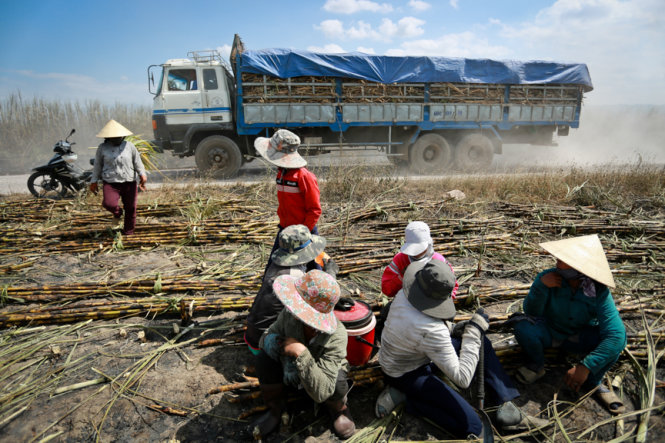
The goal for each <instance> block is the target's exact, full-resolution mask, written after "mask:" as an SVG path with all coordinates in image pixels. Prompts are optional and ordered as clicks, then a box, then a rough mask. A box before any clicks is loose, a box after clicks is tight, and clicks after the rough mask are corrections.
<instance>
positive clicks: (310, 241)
mask: <svg viewBox="0 0 665 443" xmlns="http://www.w3.org/2000/svg"><path fill="white" fill-rule="evenodd" d="M310 243H312V239H309V240H307V241H306V242H305V243H303V244H302V245H300V246H298V247H297V248H293V249H286V248H282V247H280V248H279V250H280V251H284V252H288V253H289V254H293V253H294V252H296V251H300V250H301V249H304V248H306V247H307V245H309V244H310Z"/></svg>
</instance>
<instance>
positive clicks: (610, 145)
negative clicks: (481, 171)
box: [495, 105, 665, 169]
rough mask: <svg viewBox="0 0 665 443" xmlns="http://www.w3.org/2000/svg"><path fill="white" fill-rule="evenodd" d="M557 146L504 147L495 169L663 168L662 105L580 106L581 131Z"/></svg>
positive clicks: (664, 127)
mask: <svg viewBox="0 0 665 443" xmlns="http://www.w3.org/2000/svg"><path fill="white" fill-rule="evenodd" d="M558 143H559V145H558V146H530V145H504V147H503V154H502V155H498V156H496V157H495V166H496V168H497V169H507V168H515V167H517V168H520V169H529V168H532V167H548V166H559V167H560V166H566V165H571V166H572V165H575V166H579V167H585V166H598V165H606V164H613V165H623V164H632V165H635V164H638V163H641V164H648V165H662V164H665V106H648V105H645V106H602V107H590V106H589V107H587V106H585V107H583V108H582V113H581V116H580V127H579V128H578V129H571V130H570V134H569V135H568V136H566V137H558Z"/></svg>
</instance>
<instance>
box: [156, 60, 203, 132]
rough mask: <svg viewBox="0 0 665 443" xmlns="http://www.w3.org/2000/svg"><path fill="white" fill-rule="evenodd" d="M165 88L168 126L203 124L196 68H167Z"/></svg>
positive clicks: (163, 92)
mask: <svg viewBox="0 0 665 443" xmlns="http://www.w3.org/2000/svg"><path fill="white" fill-rule="evenodd" d="M167 69H168V70H167V73H166V80H165V81H166V84H165V85H164V86H163V91H162V94H163V96H164V112H165V114H166V124H167V125H188V124H192V123H203V109H202V108H203V103H202V99H201V89H200V87H199V82H198V78H197V75H196V68H194V67H191V68H167Z"/></svg>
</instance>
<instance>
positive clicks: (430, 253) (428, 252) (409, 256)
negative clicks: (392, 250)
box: [381, 221, 459, 300]
mask: <svg viewBox="0 0 665 443" xmlns="http://www.w3.org/2000/svg"><path fill="white" fill-rule="evenodd" d="M430 260H440V261H442V262H444V263H446V264H447V265H448V266H450V269H451V270H452V269H453V267H452V265H451V264H450V263H449V262H448V260H446V258H445V257H444V256H443V255H441V254H439V253H438V252H434V242H433V240H432V237H431V236H430V232H429V226H427V223H425V222H421V221H413V222H411V223H409V224H408V225H407V226H406V231H405V233H404V244H403V245H402V248H401V249H400V252H398V253H397V255H395V257H393V260H392V261H391V262H390V264H389V265H388V266H386V269H384V270H383V275H382V276H381V292H383V293H384V294H385V295H387V296H388V297H391V298H392V297H394V296H395V294H397V292H399V290H400V289H402V277H404V271H405V270H406V268H407V267H408V266H409V265H410V264H411V263H413V262H416V261H430ZM458 288H459V283H458V282H457V280H455V286H454V287H453V289H452V293H451V295H452V298H453V300H454V299H455V296H456V295H457V289H458Z"/></svg>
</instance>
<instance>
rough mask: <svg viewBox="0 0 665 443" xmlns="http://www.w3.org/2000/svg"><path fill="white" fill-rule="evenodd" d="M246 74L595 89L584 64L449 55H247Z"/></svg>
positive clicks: (275, 51)
mask: <svg viewBox="0 0 665 443" xmlns="http://www.w3.org/2000/svg"><path fill="white" fill-rule="evenodd" d="M240 69H241V70H242V72H250V73H254V74H265V75H269V76H273V77H280V78H289V77H301V76H326V77H344V78H354V79H363V80H368V81H372V82H379V83H420V82H452V83H492V84H510V85H528V84H569V85H582V86H584V87H585V89H586V90H587V91H590V90H592V89H593V85H592V84H591V77H590V76H589V70H588V69H587V66H586V65H585V64H583V63H558V62H550V61H525V62H522V61H515V60H490V59H468V58H449V57H425V56H420V57H409V56H407V57H397V56H386V55H371V54H363V53H360V52H351V53H345V54H321V53H315V52H308V51H297V50H291V49H263V50H258V51H245V52H243V53H242V55H241V61H240Z"/></svg>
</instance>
